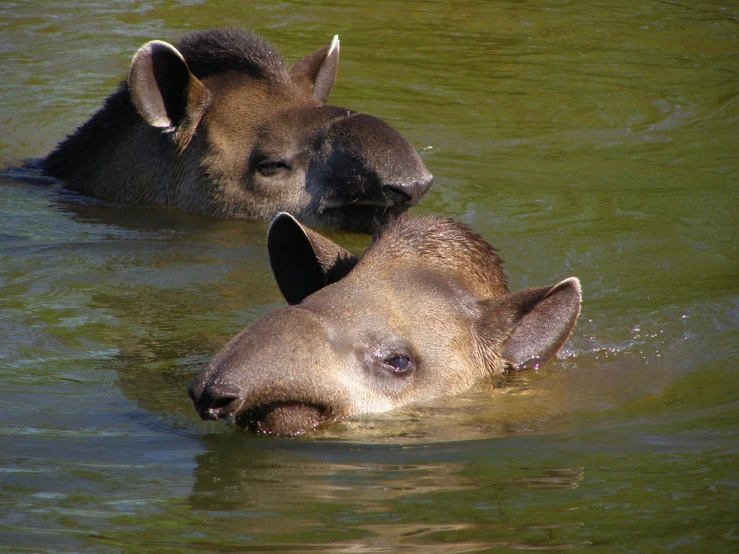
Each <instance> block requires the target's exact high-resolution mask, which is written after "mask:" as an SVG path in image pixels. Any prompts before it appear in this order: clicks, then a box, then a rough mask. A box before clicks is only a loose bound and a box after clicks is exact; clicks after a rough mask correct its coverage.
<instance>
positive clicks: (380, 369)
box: [189, 214, 581, 435]
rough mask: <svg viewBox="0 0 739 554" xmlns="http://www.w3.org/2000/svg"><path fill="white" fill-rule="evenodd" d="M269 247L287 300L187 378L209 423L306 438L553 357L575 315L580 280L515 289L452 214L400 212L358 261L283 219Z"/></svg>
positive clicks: (492, 253)
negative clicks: (326, 425)
mask: <svg viewBox="0 0 739 554" xmlns="http://www.w3.org/2000/svg"><path fill="white" fill-rule="evenodd" d="M268 249H269V255H270V260H271V264H272V269H273V272H274V275H275V278H276V279H277V283H278V285H279V287H280V289H281V291H282V293H283V295H284V296H285V298H286V300H287V301H288V303H289V304H290V306H288V307H285V308H281V309H278V310H276V311H274V312H272V313H270V314H268V315H266V316H264V317H263V318H261V319H259V320H257V321H256V322H255V323H254V324H253V325H251V326H250V327H248V328H247V329H245V330H244V331H242V332H241V333H239V334H238V335H237V336H236V337H234V338H233V339H231V341H230V342H228V343H227V344H226V346H225V347H223V349H222V350H221V351H220V352H218V353H217V354H216V355H215V357H214V358H213V360H212V361H211V362H210V364H209V365H208V367H207V368H206V369H205V370H204V371H203V372H202V373H201V374H200V375H199V376H198V377H197V378H196V379H195V381H194V382H193V383H192V384H191V385H190V388H189V393H190V396H191V397H192V399H193V401H194V403H195V407H196V409H197V410H198V412H199V413H200V416H201V417H202V418H203V419H219V418H229V417H232V418H233V419H234V420H235V421H236V423H237V424H239V425H240V426H243V427H246V428H249V429H251V430H253V431H257V432H261V433H265V434H278V435H283V434H284V435H289V434H299V433H303V432H306V431H310V430H312V429H314V428H315V427H317V426H318V425H319V424H321V423H322V422H326V421H332V420H337V419H341V418H343V417H346V416H350V415H353V414H361V413H372V412H383V411H387V410H391V409H393V408H396V407H399V406H401V405H404V404H407V403H411V402H417V401H425V400H430V399H433V398H436V397H440V396H444V395H451V394H455V393H459V392H462V391H465V390H467V389H469V388H470V387H472V385H473V384H475V383H476V382H479V381H481V380H484V379H485V378H486V377H490V376H492V375H495V374H500V373H502V372H504V371H506V370H507V369H511V368H513V369H524V368H531V367H538V366H540V365H542V364H544V363H546V362H547V361H548V360H550V359H551V358H552V357H553V356H554V355H555V354H556V352H557V351H558V350H559V349H560V348H561V347H562V345H563V344H564V342H565V341H566V340H567V338H568V337H569V335H570V333H571V332H572V329H573V328H574V326H575V322H576V320H577V317H578V315H579V313H580V301H581V294H580V283H579V281H578V280H577V279H576V278H574V277H570V278H569V279H565V280H564V281H561V282H559V283H557V284H556V285H553V286H547V287H537V288H529V289H525V290H522V291H519V292H514V293H509V292H508V287H507V284H506V276H505V274H504V272H503V269H502V267H501V260H500V258H499V257H498V255H497V254H496V252H495V250H494V249H493V248H492V247H491V246H490V245H489V244H488V243H487V242H485V241H484V240H483V239H482V238H481V237H480V236H478V235H476V234H475V233H473V232H472V231H471V230H470V229H469V228H468V227H466V226H465V225H463V224H460V223H457V222H455V221H453V220H451V219H445V218H437V217H429V216H425V217H419V218H409V217H405V216H401V217H400V218H398V219H397V221H394V222H391V223H390V224H389V225H387V226H386V227H385V228H384V229H383V230H382V231H381V233H380V234H379V236H378V237H376V239H375V240H374V242H373V243H372V245H371V246H370V247H369V248H368V249H367V251H366V252H365V253H364V255H363V256H362V258H361V260H359V259H357V258H356V257H355V256H353V255H352V254H350V253H349V252H347V251H345V250H343V249H342V248H341V247H339V246H337V245H336V244H334V243H333V242H331V241H330V240H329V239H327V238H325V237H323V236H321V235H319V234H317V233H315V232H314V231H311V230H309V229H307V228H305V227H303V226H301V225H300V224H299V223H298V222H297V221H296V220H295V219H293V218H292V217H291V216H289V215H288V214H280V215H278V216H277V217H276V218H275V219H274V221H273V222H272V224H271V227H270V229H269V235H268Z"/></svg>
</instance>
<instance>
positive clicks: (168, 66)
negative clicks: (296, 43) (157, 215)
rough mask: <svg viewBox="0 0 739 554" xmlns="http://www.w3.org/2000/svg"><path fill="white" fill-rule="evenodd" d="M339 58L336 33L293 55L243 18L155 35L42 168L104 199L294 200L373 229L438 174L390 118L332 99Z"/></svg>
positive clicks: (325, 221)
mask: <svg viewBox="0 0 739 554" xmlns="http://www.w3.org/2000/svg"><path fill="white" fill-rule="evenodd" d="M338 58H339V44H338V39H336V38H335V39H334V40H333V41H332V42H331V43H330V44H328V45H327V46H325V47H323V48H321V49H319V50H317V51H316V52H314V53H312V54H310V55H308V56H306V57H305V58H303V59H302V60H301V61H299V62H298V63H296V64H295V65H293V66H292V67H288V66H287V65H286V64H285V62H284V61H283V59H282V58H281V57H280V56H279V54H277V52H276V51H275V49H274V47H272V46H271V45H270V44H268V43H267V42H266V41H265V40H264V39H262V38H261V37H259V36H257V35H255V34H253V33H250V32H248V31H244V30H241V29H216V30H211V31H204V32H197V33H191V34H189V35H185V36H184V37H182V38H181V39H180V40H179V41H177V42H176V43H175V44H174V46H173V45H170V44H167V43H165V42H161V41H153V42H150V43H147V44H145V45H144V46H142V47H141V48H140V49H139V51H138V52H137V53H136V55H135V56H134V58H133V61H132V64H131V70H130V72H129V76H128V79H127V80H126V81H124V82H123V83H121V85H120V87H119V90H118V91H117V92H115V93H114V94H113V95H111V96H110V97H109V98H108V99H107V100H106V102H105V105H104V106H103V108H101V109H100V111H99V112H98V113H97V114H95V115H94V116H93V117H92V118H91V119H90V120H89V121H88V122H87V123H85V124H84V125H82V126H81V127H80V128H79V129H77V131H76V132H75V133H74V134H73V135H71V136H70V137H68V138H67V139H66V140H64V141H63V142H62V143H60V144H59V146H58V147H57V148H56V149H55V150H54V151H53V152H51V153H50V154H49V155H48V156H47V157H46V158H45V159H44V160H43V162H42V163H43V168H44V171H45V172H46V173H47V174H48V175H50V176H53V177H57V178H59V179H62V180H64V181H65V183H66V186H67V187H68V188H69V189H71V190H75V191H78V192H81V193H84V194H88V195H91V196H94V197H96V198H100V199H103V200H109V201H114V202H121V203H140V204H160V205H166V206H173V207H176V208H179V209H181V210H184V211H188V212H194V213H202V214H206V215H211V216H217V217H249V218H267V219H269V218H272V217H274V215H275V214H276V213H277V212H279V211H290V212H291V213H294V214H295V215H296V216H297V217H298V218H299V219H301V220H302V221H305V222H307V223H310V224H315V225H332V226H337V227H342V228H345V229H349V230H355V231H369V230H371V229H372V227H373V225H375V224H377V223H378V222H380V223H381V222H382V221H384V220H385V219H386V218H387V217H389V216H392V215H396V214H397V213H399V212H401V211H403V210H405V209H406V208H408V207H409V206H411V205H413V204H415V203H416V202H417V201H418V200H419V199H420V198H421V197H422V196H423V195H424V194H425V193H426V192H427V191H428V189H429V187H430V186H431V181H432V177H431V175H430V174H429V173H428V171H427V170H426V168H425V167H424V165H423V162H422V161H421V159H420V158H419V157H418V154H417V153H416V151H415V150H414V149H413V147H412V146H411V145H410V144H409V143H408V142H407V141H406V140H405V139H404V138H403V137H402V136H400V134H399V133H398V132H397V131H395V130H394V129H393V128H392V127H390V126H389V125H387V124H386V123H384V122H383V121H381V120H379V119H377V118H374V117H371V116H368V115H364V114H358V113H356V112H353V111H351V110H346V109H344V108H338V107H335V106H329V105H327V104H325V102H326V101H327V100H328V96H329V94H330V92H331V88H332V87H333V84H334V81H335V78H336V70H337V68H338Z"/></svg>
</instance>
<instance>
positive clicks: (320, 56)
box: [290, 35, 339, 102]
mask: <svg viewBox="0 0 739 554" xmlns="http://www.w3.org/2000/svg"><path fill="white" fill-rule="evenodd" d="M338 70H339V35H336V36H334V38H333V39H331V42H329V43H328V44H327V45H326V46H324V47H323V48H319V49H318V50H316V51H315V52H313V53H312V54H308V55H307V56H306V57H305V58H303V59H302V60H300V61H299V62H298V63H296V64H295V65H294V66H292V67H291V68H290V77H292V80H293V81H294V82H295V83H297V84H298V85H300V86H302V87H303V88H305V89H306V90H307V91H308V92H310V93H311V94H312V95H313V98H315V99H316V100H319V101H321V102H326V101H327V100H328V97H329V95H330V94H331V89H332V88H333V87H334V83H335V82H336V72H337V71H338Z"/></svg>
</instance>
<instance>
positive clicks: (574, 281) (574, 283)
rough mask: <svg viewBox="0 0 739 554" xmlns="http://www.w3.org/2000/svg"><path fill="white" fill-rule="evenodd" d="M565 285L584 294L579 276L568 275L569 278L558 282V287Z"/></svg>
mask: <svg viewBox="0 0 739 554" xmlns="http://www.w3.org/2000/svg"><path fill="white" fill-rule="evenodd" d="M565 286H568V287H572V288H574V289H575V290H576V291H577V293H578V294H579V295H580V296H582V285H581V284H580V279H578V278H577V277H568V278H567V279H564V280H562V281H560V282H559V283H557V285H556V288H559V287H565Z"/></svg>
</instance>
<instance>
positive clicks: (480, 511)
mask: <svg viewBox="0 0 739 554" xmlns="http://www.w3.org/2000/svg"><path fill="white" fill-rule="evenodd" d="M244 437H245V438H244V440H239V441H235V440H231V439H229V438H228V437H223V436H217V435H212V436H205V437H202V438H201V440H202V442H203V445H204V447H205V449H206V452H205V453H204V454H201V455H199V456H198V457H197V459H196V462H197V467H196V469H195V483H194V485H193V491H192V495H191V497H190V504H191V506H192V508H193V510H195V511H198V512H206V513H213V514H214V515H215V514H217V515H218V516H219V517H221V518H224V517H225V518H227V514H229V513H231V514H233V515H234V517H236V518H238V519H240V520H241V521H243V522H244V523H246V522H247V521H248V524H247V525H246V527H245V528H244V532H245V533H247V534H248V536H249V537H250V540H253V541H258V542H262V541H265V544H266V542H267V541H269V544H270V550H272V549H275V551H290V550H294V551H306V550H313V549H320V550H321V551H325V552H345V551H346V552H352V551H356V550H360V549H361V550H362V551H365V550H366V551H369V552H379V551H390V550H394V549H403V550H404V551H409V552H422V551H424V552H468V551H471V550H479V549H484V548H492V547H495V546H499V547H508V548H525V549H532V548H534V549H535V548H537V547H540V548H544V547H546V548H550V549H569V548H577V547H581V546H583V545H584V544H585V543H583V542H582V541H579V542H578V541H570V540H568V539H566V538H565V537H563V536H562V534H561V533H562V531H566V530H567V529H573V528H576V527H578V526H579V525H580V524H579V523H578V522H573V521H571V518H570V517H567V518H564V519H563V520H562V523H561V524H557V523H552V522H551V520H549V522H548V523H546V524H537V525H528V524H525V525H521V524H520V523H518V522H516V520H515V517H513V516H512V514H511V512H515V511H516V510H517V504H518V503H519V502H520V500H521V499H522V497H524V496H525V495H527V494H528V493H527V491H534V490H541V491H545V490H557V489H573V488H575V487H577V485H578V483H579V482H580V481H581V480H582V479H583V477H584V471H585V470H584V469H583V468H582V467H574V468H562V467H531V466H529V467H525V466H523V467H522V466H517V465H514V466H509V465H503V466H498V467H496V468H495V469H491V468H482V467H478V466H476V464H474V463H471V462H470V461H469V460H465V459H464V458H465V455H464V454H463V453H461V451H460V450H459V449H457V448H455V446H454V445H449V446H448V447H446V448H434V447H429V446H428V445H423V446H418V447H408V446H403V447H390V448H387V447H379V448H378V447H367V446H366V445H362V444H338V443H330V442H323V443H321V444H320V447H317V445H316V443H301V442H299V441H291V440H259V438H252V437H251V436H250V435H244ZM440 506H447V508H448V509H447V510H442V511H443V512H444V514H445V515H444V516H442V517H441V518H439V517H438V513H439V507H440ZM432 513H436V514H437V516H435V517H433V518H431V519H429V516H430V514H432ZM321 529H324V530H325V534H326V536H327V538H328V537H331V540H327V541H325V542H321V541H320V539H319V538H318V537H320V536H321V534H322V533H319V532H318V531H319V530H321ZM339 529H340V530H341V531H340V532H339ZM304 534H305V535H307V534H312V536H315V537H317V538H316V539H314V540H312V541H310V543H309V544H305V543H302V542H301V541H300V540H299V537H301V536H303V535H304ZM275 536H279V537H280V539H279V540H278V541H276V542H272V540H271V538H272V537H275ZM255 550H258V548H256V547H255Z"/></svg>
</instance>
